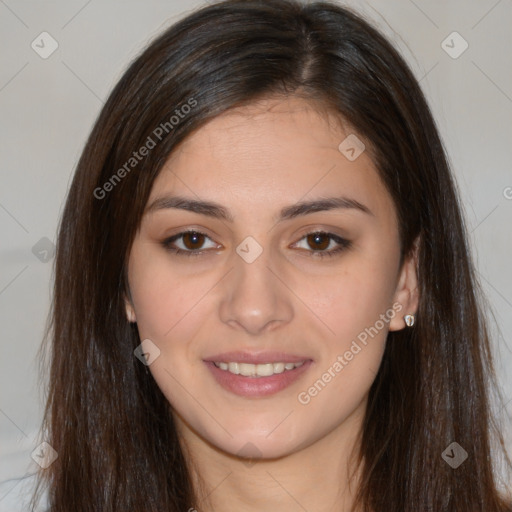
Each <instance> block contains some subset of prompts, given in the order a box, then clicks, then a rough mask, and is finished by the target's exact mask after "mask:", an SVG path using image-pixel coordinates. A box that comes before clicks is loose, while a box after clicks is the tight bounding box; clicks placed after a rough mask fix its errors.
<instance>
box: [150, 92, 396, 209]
mask: <svg viewBox="0 0 512 512" xmlns="http://www.w3.org/2000/svg"><path fill="white" fill-rule="evenodd" d="M354 136H357V135H356V134H355V133H354V132H353V131H351V130H350V127H349V126H347V125H346V123H344V122H343V120H342V119H341V118H340V117H339V116H337V115H335V114H334V113H332V112H329V111H327V109H325V108H319V105H318V104H315V103H313V102H310V101H306V100H304V99H300V98H293V97H292V98H285V99H268V100H262V101H259V102H255V103H253V104H250V105H248V106H244V107H240V108H237V109H233V110H230V111H228V112H226V113H224V114H221V115H219V116H217V117H215V118H213V119H212V120H210V121H209V122H207V123H206V124H205V125H203V126H202V127H201V128H199V129H198V130H197V131H196V132H194V133H193V134H191V135H190V136H189V137H188V138H187V139H186V140H185V141H184V142H183V143H182V144H180V146H179V147H178V148H177V149H176V150H175V151H174V152H173V154H172V155H171V156H170V158H169V159H168V160H167V162H166V164H165V165H164V167H163V169H162V171H161V172H160V175H159V176H158V177H157V179H156V181H155V183H154V186H153V190H152V192H151V196H150V201H152V200H154V199H155V198H158V196H159V195H162V194H170V193H175V194H180V195H188V196H190V197H194V198H201V199H211V200H214V201H216V202H219V203H221V204H226V205H228V206H229V205H232V206H233V208H235V209H236V208H239V209H241V210H247V209H248V208H251V209H253V211H254V208H256V209H258V210H260V211H261V209H265V210H268V211H275V210H276V209H277V208H279V207H282V206H285V205H288V204H290V203H292V202H294V201H299V200H301V199H302V200H304V199H310V198H316V197H320V196H327V195H329V196H332V195H335V194H337V195H344V196H350V197H353V198H354V199H356V200H358V201H360V202H361V203H363V204H367V205H368V206H370V204H371V205H372V206H370V209H372V210H373V211H376V213H378V212H380V213H381V214H385V213H386V211H388V212H389V210H391V212H389V213H391V214H393V210H394V208H393V205H392V202H391V198H390V196H389V194H388V193H387V190H386V189H385V187H384V185H383V183H382V182H381V179H380V177H379V174H378V172H377V169H376V168H375V166H374V164H373V161H372V159H371V158H370V155H369V152H368V151H363V152H362V153H361V154H360V155H359V156H358V157H357V158H356V159H355V160H350V159H348V158H347V156H346V155H345V154H344V153H343V152H342V151H340V149H339V146H340V144H342V143H343V141H345V140H347V137H350V138H349V140H352V139H351V138H353V137H354Z"/></svg>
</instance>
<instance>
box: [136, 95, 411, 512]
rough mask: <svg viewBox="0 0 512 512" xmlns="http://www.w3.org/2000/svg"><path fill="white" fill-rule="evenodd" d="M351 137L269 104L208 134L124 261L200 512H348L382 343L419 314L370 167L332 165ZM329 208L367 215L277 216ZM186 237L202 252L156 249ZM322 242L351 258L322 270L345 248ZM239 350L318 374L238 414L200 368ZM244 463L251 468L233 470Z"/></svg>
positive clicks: (386, 201) (316, 113)
mask: <svg viewBox="0 0 512 512" xmlns="http://www.w3.org/2000/svg"><path fill="white" fill-rule="evenodd" d="M351 133H353V132H351V131H350V129H349V128H348V127H346V126H344V125H343V123H341V122H339V121H337V120H336V118H335V116H334V115H327V114H326V113H325V111H323V110H321V109H319V108H318V105H315V104H314V103H312V102H307V101H306V100H304V99H299V98H295V97H290V98H287V99H282V98H280V99H276V98H274V99H267V100H264V101H260V102H258V103H255V104H252V105H250V106H245V107H243V108H239V109H237V110H232V111H230V112H228V113H225V114H222V115H220V116H218V117H216V118H214V119H213V120H212V121H210V122H209V123H208V124H206V125H204V126H203V127H202V128H200V129H199V130H198V131H197V132H195V133H194V134H193V135H191V136H190V137H189V138H188V139H187V140H186V141H185V142H184V143H182V144H181V145H180V147H179V148H178V149H177V150H176V151H175V152H174V153H173V154H172V156H171V157H170V158H169V160H168V161H167V163H166V165H165V166H164V168H163V170H162V172H161V173H160V174H159V176H158V177H157V179H156V180H155V183H154V186H153V189H152V192H151V196H150V198H149V201H148V208H147V211H146V213H145V214H144V216H143V219H142V222H141V226H140V230H139V232H138V234H137V236H136V239H135V241H134V243H133V246H132V250H131V253H130V257H129V266H128V280H129V287H130V299H129V300H128V299H127V305H126V309H127V316H128V319H129V320H130V321H132V322H134V321H136V322H137V324H138V329H139V333H140V338H141V340H144V339H150V340H151V341H152V342H153V343H154V344H155V345H156V346H157V347H158V348H159V350H160V355H159V357H157V358H156V359H155V361H154V362H153V363H152V364H151V365H150V366H149V368H150V371H151V373H152V375H153V377H154V378H155V380H156V382H157V384H158V385H159V387H160V388H161V390H162V391H163V393H164V394H165V396H166V397H167V399H168V400H169V403H170V404H171V406H172V410H173V414H174V416H175V418H176V422H177V428H178V431H179V432H180V434H181V437H182V440H183V446H184V448H185V449H186V451H187V453H188V456H189V458H190V460H191V461H194V467H195V471H196V472H197V473H194V474H195V475H196V477H195V478H196V480H195V482H196V485H197V492H198V495H199V502H198V503H197V504H196V507H197V508H198V509H200V510H205V511H207V510H216V511H223V510H245V511H251V510H258V511H261V510H277V509H279V510H281V511H292V510H293V511H297V510H302V508H301V507H303V508H304V509H306V510H315V511H320V512H321V511H331V510H349V507H350V504H351V503H352V499H353V493H354V488H355V485H356V483H357V471H356V472H354V474H353V478H352V480H351V478H350V474H351V473H350V471H351V470H353V469H354V467H353V466H352V463H353V458H352V457H353V456H354V455H355V454H356V453H357V450H358V447H359V434H360V433H361V425H362V421H363V418H364V412H365V408H366V404H367V397H368V392H369V389H370V386H371V384H372V382H373V381H374V378H375V375H376V372H377V370H378V368H379V365H380V363H381V359H382V355H383V351H384V348H385V343H386V336H387V333H388V330H399V329H403V328H406V326H405V322H404V319H403V316H404V315H405V314H406V313H414V312H415V311H416V308H417V303H418V295H417V277H416V264H417V257H416V255H415V254H414V255H413V256H411V257H410V258H407V259H406V260H405V262H404V263H403V265H402V266H401V267H400V247H399V238H398V224H397V218H396V212H395V208H394V205H393V202H392V200H391V197H390V195H389V194H388V192H387V190H386V189H385V187H384V185H383V183H382V182H381V180H380V178H379V176H378V173H377V170H376V168H375V167H374V165H373V162H372V160H371V158H370V156H369V154H368V151H364V152H363V153H362V154H361V155H360V156H359V157H358V158H357V159H356V160H354V161H349V160H348V159H347V158H346V156H345V155H344V154H342V153H341V152H340V151H339V150H338V146H339V144H340V143H341V142H342V141H343V140H344V139H345V138H346V137H347V136H348V135H349V134H351ZM167 195H181V196H185V197H187V198H191V199H200V200H208V201H215V202H216V203H219V204H221V205H222V206H224V207H225V208H226V209H227V210H229V212H230V213H231V215H232V217H233V220H232V221H227V220H220V219H215V218H211V217H209V216H206V215H204V214H200V213H196V212H190V211H185V210H181V209H176V208H164V209H151V208H149V206H150V205H151V204H152V203H153V202H154V201H155V200H157V199H159V198H162V197H164V196H167ZM331 196H345V197H348V198H351V199H355V200H357V201H358V202H359V203H362V204H363V205H365V206H366V207H367V208H368V209H369V210H371V214H368V213H364V212H362V211H360V210H357V209H347V208H344V209H343V208H339V209H332V210H327V211H318V212H314V213H309V214H307V215H304V216H298V217H295V218H291V219H287V220H283V221H278V220H276V219H277V216H278V215H279V212H280V211H281V209H282V208H284V207H286V206H289V205H293V204H295V203H297V202H298V201H305V200H313V199H318V198H322V197H331ZM187 229H196V230H199V231H201V232H203V233H205V234H207V236H208V238H204V239H200V240H204V242H202V243H203V245H201V242H199V243H197V244H196V245H195V246H194V245H193V243H192V244H191V242H190V240H189V239H187V240H188V245H185V242H186V241H187V240H185V239H184V238H181V239H179V240H177V241H175V242H174V245H175V246H178V247H180V248H182V249H183V248H185V250H186V249H187V248H188V249H189V250H191V249H194V248H199V249H203V253H202V254H200V255H198V256H190V257H189V256H186V255H179V254H174V253H172V252H171V251H169V250H168V249H166V248H165V247H164V245H163V241H165V240H166V239H168V238H169V237H171V236H172V235H175V234H178V233H180V232H183V231H186V230H187ZM316 231H326V232H329V233H334V234H335V235H337V236H340V237H342V238H346V239H348V240H349V241H350V242H351V245H350V246H349V247H346V248H344V249H343V250H342V251H341V252H339V253H337V254H334V255H333V256H331V257H329V256H326V257H324V258H320V257H318V254H317V253H318V252H321V251H320V249H322V248H323V249H324V250H325V247H326V245H328V247H327V250H330V249H331V248H336V247H338V246H339V245H338V244H337V243H336V242H335V241H333V240H331V239H329V238H327V241H326V242H325V245H321V247H320V249H319V247H318V245H315V241H314V240H313V242H311V241H310V242H309V243H308V240H309V239H308V238H307V237H306V235H307V234H308V233H314V232H316ZM248 236H251V237H253V238H254V239H255V240H256V241H257V242H258V243H259V245H260V246H261V247H262V248H263V252H262V253H261V255H260V256H259V257H258V258H256V260H255V261H254V262H252V263H247V262H246V261H244V259H242V258H241V257H240V256H239V255H238V254H237V252H236V248H237V246H238V245H239V244H240V243H241V242H242V241H243V240H244V239H245V238H246V237H248ZM324 241H325V239H324ZM322 243H323V242H322ZM196 250H197V249H196ZM393 305H395V309H393ZM398 308H400V312H398V311H397V309H398ZM387 310H392V311H394V312H395V313H396V314H394V315H393V317H392V318H391V319H390V320H389V321H388V322H386V323H385V325H384V327H383V328H381V329H380V330H379V331H378V334H377V335H374V336H373V338H369V341H368V343H367V344H366V345H365V346H363V345H362V344H361V343H359V345H360V346H361V348H362V349H361V350H360V351H359V352H358V353H357V354H356V355H355V356H354V357H353V358H352V360H351V361H349V362H348V364H347V365H346V366H344V367H343V369H342V371H340V372H338V373H336V376H335V377H334V378H332V379H331V380H330V382H328V383H327V384H326V385H325V387H324V388H323V389H321V391H320V392H318V393H317V394H316V396H314V397H311V399H310V401H309V402H308V403H307V404H304V403H300V401H299V400H298V395H299V393H301V392H304V391H307V390H308V389H309V388H310V387H311V386H312V385H313V383H314V382H315V381H317V380H318V379H319V378H321V377H322V375H323V374H324V373H325V372H326V371H327V370H328V369H329V368H332V367H333V363H334V362H335V361H336V360H337V357H338V356H339V355H343V354H344V353H345V352H346V351H347V350H349V349H350V347H351V344H352V342H353V341H354V340H356V339H357V336H358V334H360V333H361V332H363V331H364V329H365V328H369V327H370V326H374V325H375V324H376V322H377V320H378V319H379V317H380V315H382V314H384V313H385V312H386V311H387ZM233 350H247V351H251V352H265V351H269V350H278V351H282V352H285V353H289V354H296V355H301V356H307V357H308V358H310V359H312V360H313V363H312V364H311V366H310V367H309V368H308V369H307V371H306V372H305V373H303V374H302V376H301V377H300V378H299V379H298V380H297V381H295V382H294V383H293V384H292V385H291V386H289V387H288V388H286V389H284V390H282V391H280V392H278V393H276V394H273V395H270V396H267V397H261V398H254V397H251V398H246V397H241V396H237V395H235V394H233V393H231V392H229V391H226V390H225V389H223V388H222V387H221V386H220V385H219V384H218V383H217V382H216V380H215V379H214V378H213V376H212V375H211V373H210V371H209V370H208V368H207V367H206V365H205V363H204V360H205V359H207V358H208V357H211V356H213V355H215V354H219V353H222V352H228V351H233ZM247 443H251V444H250V445H247ZM244 446H245V449H243V447H244ZM248 446H249V447H250V448H249V447H248ZM241 450H242V453H245V452H247V453H248V454H249V455H253V456H254V460H252V461H249V462H248V461H247V460H246V459H243V458H241V457H240V456H239V454H240V452H241ZM244 450H245V452H244ZM305 468H307V469H305ZM197 474H200V476H201V482H202V485H200V482H199V480H198V479H197ZM350 482H351V484H350ZM207 494H209V496H208V497H206V495H207Z"/></svg>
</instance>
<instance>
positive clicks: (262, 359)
mask: <svg viewBox="0 0 512 512" xmlns="http://www.w3.org/2000/svg"><path fill="white" fill-rule="evenodd" d="M310 359H311V358H310V357H304V356H297V355H293V354H286V353H285V352H223V353H222V354H216V355H214V356H211V357H207V358H205V359H204V361H206V362H212V363H230V362H231V363H249V364H264V363H300V362H302V361H309V360H310Z"/></svg>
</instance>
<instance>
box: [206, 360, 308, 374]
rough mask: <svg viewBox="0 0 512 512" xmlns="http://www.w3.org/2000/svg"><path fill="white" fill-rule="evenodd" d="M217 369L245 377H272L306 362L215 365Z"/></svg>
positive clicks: (221, 363)
mask: <svg viewBox="0 0 512 512" xmlns="http://www.w3.org/2000/svg"><path fill="white" fill-rule="evenodd" d="M214 364H215V366H216V367H217V368H220V369H221V370H224V371H227V372H230V373H232V374H234V375H242V376H244V377H253V378H258V377H270V376H271V375H275V374H279V373H283V372H286V371H290V370H294V369H295V368H299V367H300V366H302V365H303V364H304V361H300V362H298V363H281V362H278V363H263V364H251V363H235V362H229V363H227V362H226V363H224V362H220V363H214Z"/></svg>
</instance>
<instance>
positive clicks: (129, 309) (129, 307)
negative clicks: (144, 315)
mask: <svg viewBox="0 0 512 512" xmlns="http://www.w3.org/2000/svg"><path fill="white" fill-rule="evenodd" d="M124 305H125V310H126V318H127V320H128V322H130V323H135V322H136V321H137V317H136V316H135V309H134V308H133V304H132V302H131V300H130V299H129V298H128V297H125V298H124Z"/></svg>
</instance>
